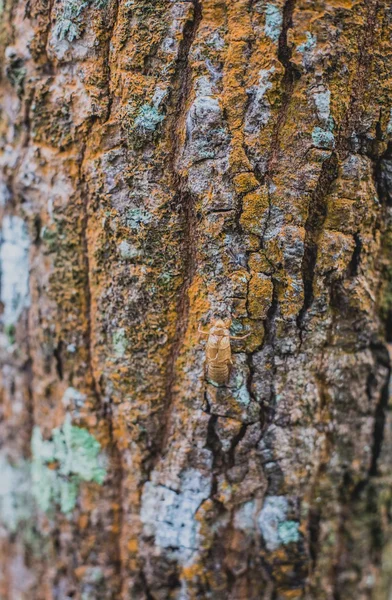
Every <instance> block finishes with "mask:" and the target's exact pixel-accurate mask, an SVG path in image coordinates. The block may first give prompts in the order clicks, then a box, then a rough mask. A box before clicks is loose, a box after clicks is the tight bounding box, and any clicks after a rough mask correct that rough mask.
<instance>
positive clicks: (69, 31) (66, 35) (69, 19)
mask: <svg viewBox="0 0 392 600" xmlns="http://www.w3.org/2000/svg"><path fill="white" fill-rule="evenodd" d="M107 3H108V2H107V0H93V1H92V0H87V1H85V2H82V1H81V0H66V1H65V2H64V4H63V7H62V10H61V11H60V12H59V13H58V15H57V21H56V25H55V27H54V35H55V37H56V38H57V39H58V40H60V41H61V40H68V42H73V41H74V40H77V39H78V38H80V37H81V35H82V15H83V12H84V10H85V9H86V8H87V7H89V6H92V7H95V8H99V9H102V8H105V7H106V5H107Z"/></svg>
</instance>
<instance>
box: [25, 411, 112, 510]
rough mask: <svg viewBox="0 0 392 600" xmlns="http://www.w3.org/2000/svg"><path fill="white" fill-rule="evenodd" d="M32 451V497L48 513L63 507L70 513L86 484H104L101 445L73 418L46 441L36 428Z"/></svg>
mask: <svg viewBox="0 0 392 600" xmlns="http://www.w3.org/2000/svg"><path fill="white" fill-rule="evenodd" d="M31 449H32V464H31V477H32V494H33V497H34V499H35V501H36V503H37V505H38V507H39V508H40V509H41V510H42V511H44V512H49V511H50V510H51V509H54V508H55V507H56V506H57V505H59V506H60V510H61V511H62V512H63V513H65V514H68V513H70V512H71V511H72V510H73V509H74V508H75V506H76V501H77V497H78V492H79V487H80V484H81V483H82V482H84V481H86V482H95V483H98V484H99V485H102V483H103V481H104V479H105V476H106V470H105V468H104V466H103V465H102V464H101V461H100V449H101V446H100V444H99V442H98V441H97V440H96V439H95V438H94V437H93V436H92V435H91V434H90V433H89V432H88V431H87V430H86V429H82V428H80V427H75V426H73V425H72V423H71V417H70V415H67V416H66V418H65V421H64V424H63V426H62V427H60V428H56V429H54V430H53V432H52V438H51V440H44V439H43V438H42V434H41V431H40V429H39V427H35V428H34V432H33V437H32V444H31Z"/></svg>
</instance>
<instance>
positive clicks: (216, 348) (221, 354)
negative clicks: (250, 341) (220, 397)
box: [199, 319, 250, 385]
mask: <svg viewBox="0 0 392 600" xmlns="http://www.w3.org/2000/svg"><path fill="white" fill-rule="evenodd" d="M230 325H231V319H226V320H223V319H214V320H213V321H212V323H211V326H210V329H209V331H202V330H201V329H200V327H199V333H200V334H201V335H204V336H206V337H207V338H208V339H207V345H206V362H207V378H208V379H209V380H210V381H212V382H213V383H216V384H218V385H224V384H226V383H227V382H228V380H229V376H230V368H231V365H232V364H233V362H232V360H231V342H230V340H232V339H234V340H241V339H244V338H246V337H248V335H250V334H247V335H244V336H242V337H235V336H231V335H230V331H229V327H230Z"/></svg>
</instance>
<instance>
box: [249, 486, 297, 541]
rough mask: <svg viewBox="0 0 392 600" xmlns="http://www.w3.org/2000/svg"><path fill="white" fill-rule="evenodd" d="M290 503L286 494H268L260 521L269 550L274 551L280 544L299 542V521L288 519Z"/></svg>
mask: <svg viewBox="0 0 392 600" xmlns="http://www.w3.org/2000/svg"><path fill="white" fill-rule="evenodd" d="M288 510H289V503H288V501H287V498H285V497H284V496H267V497H266V499H265V501H264V506H263V508H262V510H261V512H260V514H259V518H258V523H259V528H260V531H261V534H262V536H263V538H264V542H265V545H266V548H267V550H269V551H270V552H273V551H274V550H277V549H278V548H279V546H281V545H282V544H283V545H286V544H290V543H291V542H294V543H295V542H298V541H299V538H300V534H299V531H298V528H299V523H298V522H297V521H293V520H287V518H286V517H287V513H288Z"/></svg>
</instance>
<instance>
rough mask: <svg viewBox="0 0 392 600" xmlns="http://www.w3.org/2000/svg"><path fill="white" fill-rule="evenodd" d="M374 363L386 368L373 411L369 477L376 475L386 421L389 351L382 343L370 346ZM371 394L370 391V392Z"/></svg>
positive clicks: (389, 366)
mask: <svg viewBox="0 0 392 600" xmlns="http://www.w3.org/2000/svg"><path fill="white" fill-rule="evenodd" d="M371 350H372V354H373V357H374V361H375V364H376V365H377V364H380V365H381V366H382V367H384V368H385V369H386V370H387V373H386V375H385V381H384V384H383V385H382V387H381V392H380V396H379V400H378V402H377V405H376V410H375V412H374V429H373V446H372V460H371V464H370V468H369V477H376V476H377V475H378V460H379V458H380V454H381V451H382V445H383V441H384V429H385V421H386V410H387V407H388V403H389V382H390V378H391V363H390V358H389V353H388V350H387V348H386V347H385V346H384V345H377V346H373V347H372V348H371ZM370 394H371V392H370Z"/></svg>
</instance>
